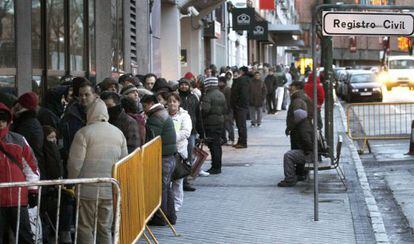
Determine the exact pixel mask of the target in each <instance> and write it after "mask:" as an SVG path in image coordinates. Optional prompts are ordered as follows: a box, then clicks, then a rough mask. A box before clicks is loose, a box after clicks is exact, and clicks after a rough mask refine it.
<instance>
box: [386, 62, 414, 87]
mask: <svg viewBox="0 0 414 244" xmlns="http://www.w3.org/2000/svg"><path fill="white" fill-rule="evenodd" d="M413 74H414V57H413V56H390V57H388V58H387V61H386V67H385V71H384V72H383V73H382V74H381V75H380V80H381V81H382V82H383V83H384V84H385V86H386V87H387V90H388V91H391V89H392V88H393V87H397V86H407V87H409V88H410V90H411V89H414V76H413Z"/></svg>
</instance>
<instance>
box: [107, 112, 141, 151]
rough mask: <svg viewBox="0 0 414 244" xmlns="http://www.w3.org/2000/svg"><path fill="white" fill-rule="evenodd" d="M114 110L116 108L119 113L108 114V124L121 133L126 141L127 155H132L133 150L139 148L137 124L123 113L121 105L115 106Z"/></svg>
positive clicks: (139, 139)
mask: <svg viewBox="0 0 414 244" xmlns="http://www.w3.org/2000/svg"><path fill="white" fill-rule="evenodd" d="M114 108H115V107H114ZM116 108H118V110H119V111H117V113H116V114H113V113H110V114H109V123H111V124H112V125H114V126H116V127H117V128H118V129H120V130H121V131H122V133H123V134H124V136H125V139H126V141H127V147H128V153H132V152H133V151H134V150H135V149H137V148H138V147H140V146H141V138H140V135H139V131H138V123H137V121H135V120H134V119H133V118H132V117H131V116H129V115H128V114H127V113H125V110H124V109H123V108H122V107H121V105H118V106H116ZM112 116H113V117H112Z"/></svg>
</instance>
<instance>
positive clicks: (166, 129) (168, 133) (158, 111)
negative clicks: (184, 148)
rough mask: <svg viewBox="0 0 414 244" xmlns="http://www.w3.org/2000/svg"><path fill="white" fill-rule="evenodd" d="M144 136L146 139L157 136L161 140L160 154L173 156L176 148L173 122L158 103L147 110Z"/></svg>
mask: <svg viewBox="0 0 414 244" xmlns="http://www.w3.org/2000/svg"><path fill="white" fill-rule="evenodd" d="M147 117H148V118H147V124H146V128H147V131H146V136H147V141H150V140H152V139H153V138H155V137H157V136H161V140H162V156H163V157H169V156H173V155H174V153H175V152H176V150H177V145H176V133H175V129H174V123H173V121H172V119H171V118H170V116H169V114H168V112H167V110H166V109H165V108H164V106H163V105H162V104H160V103H157V104H155V105H154V106H152V108H151V109H150V111H148V112H147Z"/></svg>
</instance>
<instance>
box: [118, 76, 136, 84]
mask: <svg viewBox="0 0 414 244" xmlns="http://www.w3.org/2000/svg"><path fill="white" fill-rule="evenodd" d="M130 77H133V75H132V74H131V73H127V74H123V75H121V76H120V77H119V78H118V83H119V84H121V85H122V86H127V85H128V84H129V82H128V81H127V78H130Z"/></svg>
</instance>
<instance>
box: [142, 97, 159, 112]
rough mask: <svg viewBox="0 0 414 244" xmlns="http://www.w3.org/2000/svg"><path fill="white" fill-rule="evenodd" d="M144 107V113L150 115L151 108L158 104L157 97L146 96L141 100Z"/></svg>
mask: <svg viewBox="0 0 414 244" xmlns="http://www.w3.org/2000/svg"><path fill="white" fill-rule="evenodd" d="M141 103H142V106H143V107H144V112H145V113H148V112H149V111H150V108H151V107H152V106H154V104H157V103H158V100H157V96H155V95H145V96H143V97H142V99H141Z"/></svg>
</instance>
